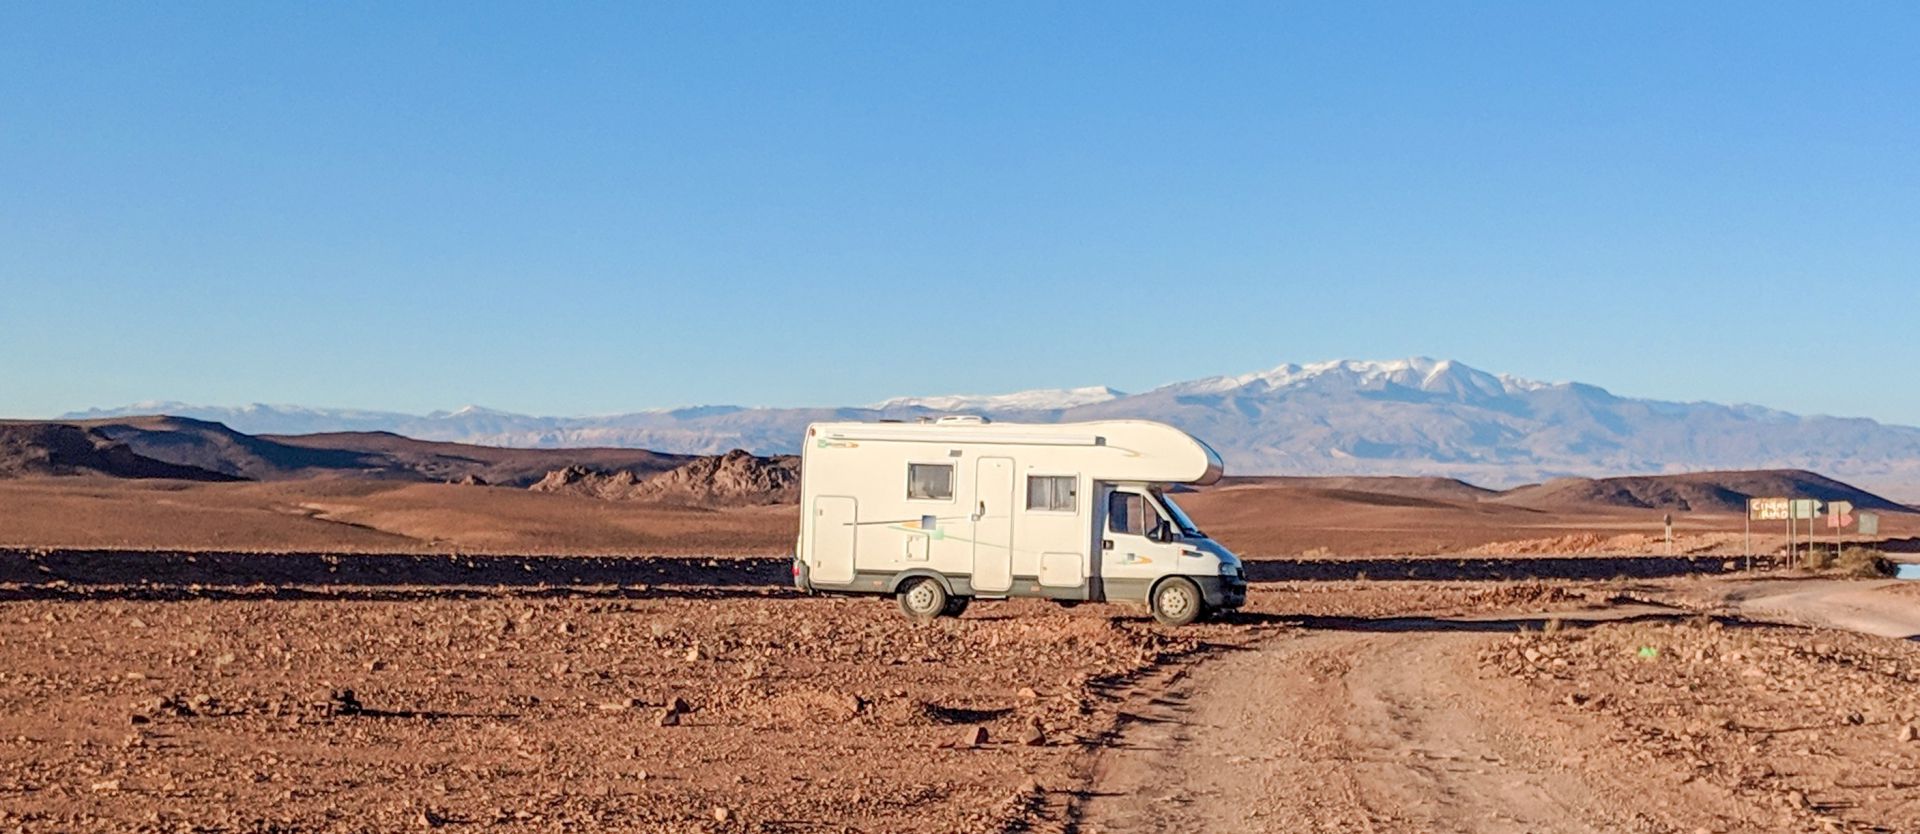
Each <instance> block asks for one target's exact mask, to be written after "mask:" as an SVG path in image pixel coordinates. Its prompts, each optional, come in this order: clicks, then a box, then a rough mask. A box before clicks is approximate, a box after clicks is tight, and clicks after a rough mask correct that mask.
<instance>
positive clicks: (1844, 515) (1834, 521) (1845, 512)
mask: <svg viewBox="0 0 1920 834" xmlns="http://www.w3.org/2000/svg"><path fill="white" fill-rule="evenodd" d="M1852 523H1853V502H1852V501H1830V502H1828V503H1827V526H1828V527H1830V528H1832V529H1833V557H1834V558H1835V559H1838V558H1840V549H1841V545H1842V544H1844V540H1845V539H1846V535H1847V525H1850V524H1852Z"/></svg>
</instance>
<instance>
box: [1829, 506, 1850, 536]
mask: <svg viewBox="0 0 1920 834" xmlns="http://www.w3.org/2000/svg"><path fill="white" fill-rule="evenodd" d="M1852 523H1853V502H1851V501H1833V502H1830V503H1828V504H1827V526H1828V527H1832V528H1833V529H1835V530H1839V529H1843V528H1845V527H1846V526H1847V525H1849V524H1852Z"/></svg>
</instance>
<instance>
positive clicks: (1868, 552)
mask: <svg viewBox="0 0 1920 834" xmlns="http://www.w3.org/2000/svg"><path fill="white" fill-rule="evenodd" d="M1833 570H1834V572H1835V573H1839V574H1841V575H1844V576H1860V577H1882V576H1892V575H1893V563H1892V562H1891V561H1888V560H1887V554H1885V553H1881V552H1880V551H1878V550H1874V549H1873V548H1870V547H1849V548H1847V549H1845V550H1842V551H1840V558H1838V559H1836V560H1834V563H1833Z"/></svg>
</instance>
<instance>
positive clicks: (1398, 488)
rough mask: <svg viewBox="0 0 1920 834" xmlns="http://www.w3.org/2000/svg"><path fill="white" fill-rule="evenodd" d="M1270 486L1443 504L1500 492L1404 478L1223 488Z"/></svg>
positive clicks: (1237, 480)
mask: <svg viewBox="0 0 1920 834" xmlns="http://www.w3.org/2000/svg"><path fill="white" fill-rule="evenodd" d="M1254 484H1259V485H1270V486H1286V487H1296V488H1300V489H1320V490H1343V491H1347V492H1359V493H1371V494H1375V495H1398V496H1402V497H1406V498H1426V499H1436V500H1442V501H1480V500H1483V499H1487V498H1491V497H1494V496H1497V495H1499V494H1500V493H1499V492H1497V491H1495V490H1491V489H1487V488H1486V487H1479V486H1474V485H1473V484H1470V483H1467V482H1466V481H1462V480H1459V479H1457V478H1419V477H1410V476H1401V475H1325V476H1304V475H1250V476H1242V477H1229V478H1225V479H1223V480H1222V481H1221V485H1222V486H1233V485H1254Z"/></svg>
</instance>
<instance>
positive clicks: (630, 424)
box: [68, 357, 1920, 497]
mask: <svg viewBox="0 0 1920 834" xmlns="http://www.w3.org/2000/svg"><path fill="white" fill-rule="evenodd" d="M951 411H974V412H980V413H984V414H986V415H987V416H990V417H993V418H995V419H999V420H1004V421H1032V422H1054V421H1063V420H1093V419H1107V418H1127V417H1131V418H1145V419H1152V420H1160V421H1162V422H1167V423H1171V424H1173V425H1176V426H1179V427H1181V428H1183V429H1186V430H1188V431H1190V432H1193V433H1194V434H1195V435H1197V436H1199V437H1200V438H1201V439H1203V440H1205V441H1207V443H1208V444H1210V445H1212V446H1213V447H1214V448H1215V449H1217V450H1219V452H1220V454H1221V456H1222V457H1223V458H1224V459H1225V460H1226V463H1227V471H1228V473H1229V474H1239V475H1361V476H1374V475H1406V476H1432V477H1442V478H1458V479H1462V480H1465V481H1471V482H1473V483H1477V484H1483V485H1487V486H1492V487H1500V488H1504V487H1513V486H1518V485H1521V484H1526V483H1532V482H1540V481H1546V480H1549V479H1553V478H1560V477H1609V476H1614V475H1621V474H1634V475H1658V474H1671V473H1675V472H1683V471H1702V470H1757V469H1804V470H1810V471H1817V472H1825V473H1828V474H1830V475H1832V476H1834V477H1838V478H1842V479H1844V480H1847V481H1849V482H1852V483H1856V484H1861V485H1863V486H1866V487H1868V488H1870V489H1874V490H1876V491H1879V492H1896V493H1898V494H1900V495H1901V496H1903V497H1904V496H1909V495H1911V496H1920V428H1912V427H1906V426H1893V425H1884V424H1881V423H1878V422H1875V421H1873V420H1866V419H1851V418H1837V417H1820V416H1799V415H1795V414H1789V413H1786V412H1783V411H1776V410H1773V409H1768V408H1762V407H1759V406H1751V405H1720V404H1716V403H1707V402H1667V401H1659V400H1647V399H1636V398H1631V397H1621V396H1617V395H1615V394H1613V393H1610V392H1608V391H1607V390H1605V389H1603V388H1599V387H1596V386H1593V385H1587V384H1583V383H1578V382H1562V383H1544V382H1535V381H1532V380H1526V379H1520V378H1517V377H1512V376H1507V375H1496V374H1490V373H1487V372H1485V371H1481V370H1478V369H1475V368H1472V367H1469V366H1467V365H1466V364H1464V363H1461V362H1456V361H1451V360H1434V359H1427V358H1421V357H1415V358H1410V359H1398V360H1389V361H1355V360H1341V361H1333V362H1320V363H1314V364H1307V365H1296V364H1284V365H1280V366H1277V367H1274V368H1270V369H1268V370H1264V371H1259V372H1255V373H1249V374H1241V375H1236V376H1217V377H1208V378H1204V379H1196V380H1189V381H1184V382H1175V383H1171V384H1168V385H1163V386H1161V387H1159V388H1155V389H1152V390H1149V391H1144V392H1139V393H1132V394H1124V393H1121V392H1119V391H1116V390H1113V389H1111V388H1106V387H1100V386H1093V387H1087V388H1073V389H1062V390H1047V391H1026V392H1019V393H1014V394H1001V395H988V396H944V397H942V396H934V397H898V398H894V399H891V400H887V401H885V402H881V403H878V404H876V405H872V406H866V407H831V408H743V407H736V406H700V407H693V408H680V409H672V410H660V411H643V412H635V413H631V414H618V415H609V416H600V417H532V416H526V415H519V414H511V413H507V412H502V411H494V410H490V409H485V408H477V407H472V406H469V407H467V408H462V409H460V410H458V411H452V412H436V413H433V414H428V415H424V416H415V415H407V414H394V413H383V412H368V411H350V410H329V409H318V408H305V407H297V406H266V405H252V406H244V407H238V408H221V407H204V406H190V405H184V404H180V403H143V404H140V405H137V406H133V407H129V408H124V409H111V410H106V411H98V410H96V411H88V412H82V413H79V414H73V415H68V416H69V417H73V418H99V417H112V416H118V415H125V414H130V413H154V412H166V413H172V414H180V415H184V416H192V417H199V418H205V419H211V420H219V421H222V422H225V423H227V424H229V425H232V426H234V427H235V428H237V429H239V430H241V431H248V432H255V433H265V434H287V433H308V432H319V431H339V430H354V431H365V430H384V431H392V432H397V433H399V434H402V435H406V436H408V437H418V438H425V439H429V440H444V441H458V442H462V443H475V444H483V445H489V446H515V447H540V448H553V447H583V446H594V447H629V448H646V449H657V450H664V451H668V452H677V453H693V454H719V453H722V452H725V451H727V450H729V449H736V448H738V449H745V450H747V451H749V452H753V453H755V454H759V455H771V454H791V453H794V452H797V451H798V450H799V442H800V436H801V434H802V433H803V432H804V431H805V427H806V424H807V423H808V422H811V421H817V420H878V419H881V418H889V419H906V420H912V419H915V418H918V417H928V416H934V415H939V414H942V413H948V412H951Z"/></svg>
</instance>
